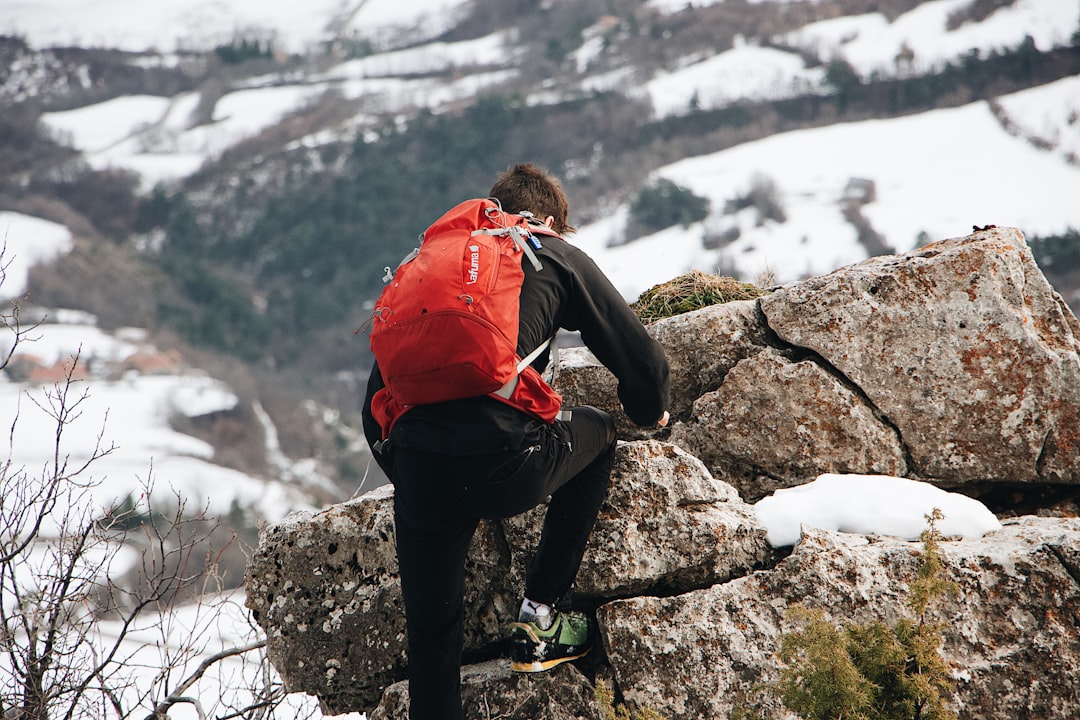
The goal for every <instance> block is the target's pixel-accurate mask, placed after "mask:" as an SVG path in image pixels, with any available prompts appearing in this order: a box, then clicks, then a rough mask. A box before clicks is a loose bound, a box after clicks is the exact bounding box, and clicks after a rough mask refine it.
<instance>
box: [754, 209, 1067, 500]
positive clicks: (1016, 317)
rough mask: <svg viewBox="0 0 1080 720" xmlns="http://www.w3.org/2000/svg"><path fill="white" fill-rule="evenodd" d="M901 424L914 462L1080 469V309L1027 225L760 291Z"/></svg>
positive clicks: (933, 469)
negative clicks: (1028, 239) (1047, 268)
mask: <svg viewBox="0 0 1080 720" xmlns="http://www.w3.org/2000/svg"><path fill="white" fill-rule="evenodd" d="M760 302H761V308H762V311H763V312H764V313H765V315H766V317H767V318H768V323H769V326H770V327H771V328H772V329H773V330H774V331H775V332H776V334H777V335H778V336H779V337H780V338H782V339H783V340H784V341H785V342H787V343H790V344H792V345H795V346H798V347H800V348H808V349H810V350H812V351H813V352H815V353H817V354H818V355H819V356H820V357H821V358H823V359H824V360H825V361H827V363H828V364H829V366H831V367H832V368H835V370H836V371H837V372H838V373H840V374H841V375H842V376H843V377H844V378H845V379H846V380H848V381H850V382H851V383H852V384H853V385H854V386H855V387H858V388H859V390H860V391H861V392H862V393H864V394H865V395H866V397H867V398H868V400H869V401H870V402H871V403H872V404H873V406H874V407H875V408H877V409H878V410H879V411H880V412H881V413H882V414H883V415H884V416H885V417H887V418H888V419H889V421H890V423H891V424H892V425H893V426H895V427H896V428H897V430H898V431H899V433H900V437H901V440H902V442H903V444H904V445H905V447H906V448H907V449H908V451H909V453H910V458H911V467H910V468H909V470H910V472H911V473H913V474H914V475H917V476H921V477H926V478H939V479H942V480H945V481H948V482H950V483H953V484H959V483H965V482H975V481H979V482H983V481H988V480H997V481H1008V482H1035V481H1040V480H1041V481H1048V482H1059V483H1080V357H1078V352H1080V342H1078V339H1077V338H1078V337H1080V333H1078V331H1077V327H1078V325H1077V322H1076V318H1075V317H1073V315H1072V313H1071V312H1070V311H1069V309H1068V307H1067V306H1066V305H1065V304H1064V302H1063V301H1062V300H1061V298H1060V296H1058V295H1057V293H1055V292H1054V291H1053V289H1052V288H1051V287H1050V285H1049V283H1047V281H1046V278H1045V277H1043V275H1042V273H1041V272H1040V271H1039V269H1038V267H1037V266H1036V265H1035V261H1034V259H1033V258H1032V256H1031V251H1030V250H1029V249H1028V247H1027V244H1026V243H1025V242H1024V238H1023V235H1021V234H1020V232H1019V231H1017V230H1013V229H1006V228H994V229H991V230H987V231H984V232H979V233H976V234H974V235H970V236H968V237H964V238H956V239H952V240H944V241H941V242H937V243H933V244H931V245H928V246H926V247H924V248H922V249H920V250H918V251H915V252H911V253H907V254H905V255H896V256H887V257H876V258H872V259H870V260H867V261H865V262H862V263H859V264H857V265H852V266H850V267H845V268H841V269H840V270H837V271H835V272H832V273H829V274H828V275H823V276H821V277H817V278H811V279H809V280H807V281H805V282H802V283H797V284H794V285H790V286H788V287H786V288H783V289H781V290H779V291H777V292H775V293H773V294H772V295H770V296H767V297H764V298H762V299H761V301H760Z"/></svg>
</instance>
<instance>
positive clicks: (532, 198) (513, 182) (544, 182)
mask: <svg viewBox="0 0 1080 720" xmlns="http://www.w3.org/2000/svg"><path fill="white" fill-rule="evenodd" d="M488 196H489V197H492V198H495V199H496V200H498V201H499V204H500V205H502V209H503V210H505V211H506V212H509V213H520V212H522V211H523V210H527V211H529V212H531V213H532V214H533V215H534V216H535V217H536V219H537V220H539V221H541V222H543V221H544V220H545V218H547V217H548V216H551V217H553V218H555V222H554V223H552V226H551V227H552V229H553V230H554V231H555V232H557V233H559V234H560V235H564V234H566V233H572V232H574V231H575V230H576V229H577V228H575V227H574V226H572V225H571V224H570V222H569V215H570V204H569V203H568V202H567V200H566V193H564V192H563V189H562V184H561V183H559V179H558V178H556V177H555V176H554V175H552V174H551V173H549V172H548V171H547V170H544V169H543V168H540V167H537V166H535V165H533V164H531V163H520V164H518V165H512V166H511V167H509V168H507V169H506V172H502V173H499V177H498V179H497V180H495V184H494V185H492V186H491V191H490V192H489V193H488Z"/></svg>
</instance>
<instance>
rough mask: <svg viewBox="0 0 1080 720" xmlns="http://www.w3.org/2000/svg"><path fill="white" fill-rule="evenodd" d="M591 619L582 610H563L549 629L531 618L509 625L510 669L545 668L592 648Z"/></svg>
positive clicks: (575, 656) (580, 654)
mask: <svg viewBox="0 0 1080 720" xmlns="http://www.w3.org/2000/svg"><path fill="white" fill-rule="evenodd" d="M590 635H591V633H590V632H589V619H588V618H587V617H586V616H585V614H584V613H580V612H560V613H556V615H555V622H553V623H552V624H551V627H550V628H548V629H547V630H541V629H540V626H538V625H537V624H536V623H532V622H516V623H511V625H510V669H512V670H514V671H515V672H544V671H545V670H550V669H551V668H553V667H555V666H556V665H558V664H560V663H564V662H566V661H568V660H576V659H578V658H579V657H584V656H585V655H588V653H589V651H590V650H592V638H591V637H590Z"/></svg>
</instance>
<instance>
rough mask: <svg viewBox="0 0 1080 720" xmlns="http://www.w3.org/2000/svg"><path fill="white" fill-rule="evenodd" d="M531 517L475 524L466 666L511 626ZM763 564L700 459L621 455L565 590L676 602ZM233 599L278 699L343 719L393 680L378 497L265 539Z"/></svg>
mask: <svg viewBox="0 0 1080 720" xmlns="http://www.w3.org/2000/svg"><path fill="white" fill-rule="evenodd" d="M543 512H544V507H543V506H541V507H538V508H536V509H535V510H533V511H531V512H529V513H525V514H524V515H520V516H518V517H515V518H511V519H509V520H506V521H504V522H498V523H481V526H480V528H479V530H478V531H477V534H476V536H475V537H474V538H473V543H472V545H471V546H470V550H469V556H468V563H467V578H466V587H467V593H466V599H465V600H466V607H467V608H468V610H467V612H466V628H465V632H466V651H467V654H470V655H471V656H482V655H484V654H491V653H492V652H496V651H497V646H498V645H499V644H500V643H501V642H502V641H503V640H504V639H505V633H506V630H507V626H508V624H509V623H510V622H512V621H513V620H515V619H516V613H517V609H518V606H519V605H520V603H521V592H522V588H523V586H524V573H525V567H526V565H527V563H528V561H529V559H530V558H531V557H532V553H533V549H534V548H535V546H536V542H537V540H538V539H539V534H540V527H541V523H542V520H543ZM772 553H773V551H772V549H771V548H770V547H769V545H768V543H767V542H766V540H765V529H764V528H763V527H762V526H761V525H760V524H758V522H757V520H756V518H755V516H754V513H753V509H752V508H751V507H750V506H748V505H747V504H745V503H744V502H743V501H742V500H741V499H740V498H739V496H738V493H736V492H735V490H734V489H733V488H731V487H728V486H726V485H723V484H722V483H719V482H717V481H715V480H714V479H713V478H712V476H711V475H710V474H709V471H708V470H707V469H706V468H705V466H704V464H703V463H702V462H701V461H700V460H697V459H696V458H694V457H693V456H691V455H689V454H687V453H686V452H685V451H683V450H680V449H679V448H676V447H674V446H672V445H667V444H664V443H660V442H656V441H635V442H630V443H621V444H620V445H619V447H618V448H617V450H616V456H615V462H614V466H613V470H612V487H611V490H610V492H609V496H608V498H607V500H605V502H604V505H603V506H602V507H601V510H600V517H599V518H598V520H597V523H596V526H595V528H594V529H593V532H592V536H591V539H590V543H589V547H588V549H587V551H586V554H585V558H584V559H583V561H582V568H581V571H580V572H579V573H578V580H577V588H578V591H579V593H580V594H581V595H582V596H585V597H588V598H590V602H591V604H597V603H600V602H604V601H607V600H611V599H613V598H619V597H628V596H632V595H635V594H638V593H657V592H682V591H686V590H690V589H693V588H700V587H709V586H711V585H713V584H716V583H719V582H725V581H727V580H729V579H731V578H732V577H737V576H739V575H744V574H746V573H747V572H750V571H751V570H752V569H754V568H755V567H760V566H762V565H765V564H768V563H769V562H770V561H771V559H772ZM247 590H248V599H247V604H248V607H249V608H250V609H251V610H252V611H253V613H254V615H255V619H256V620H257V622H258V623H259V624H260V625H261V626H262V627H263V628H264V630H265V631H266V633H267V638H268V654H269V656H270V659H271V661H272V662H273V663H274V666H275V667H276V668H277V670H278V672H279V673H280V674H281V676H282V678H283V680H284V681H285V684H286V687H288V688H289V690H290V691H303V692H307V693H310V694H313V695H317V696H318V697H319V699H320V701H321V702H322V704H323V706H324V708H326V709H327V710H329V711H332V712H345V711H348V710H360V709H364V708H367V707H370V706H371V705H373V704H374V702H375V701H376V700H377V699H378V697H379V694H380V693H381V691H382V689H383V688H384V687H386V686H387V685H389V684H391V683H393V682H394V681H396V680H398V679H400V678H401V677H403V675H404V673H405V667H406V665H407V656H406V643H405V618H404V614H403V611H402V601H401V585H400V582H399V580H398V577H397V557H396V552H395V547H394V531H393V491H392V488H391V487H389V486H386V487H383V488H379V489H378V490H375V491H374V492H372V493H369V494H367V495H365V496H363V497H361V498H359V499H356V500H352V501H349V502H346V503H341V504H338V505H334V506H332V507H329V508H327V509H326V510H323V511H322V512H319V513H306V512H305V513H293V514H291V515H289V516H288V517H287V518H286V519H285V520H283V521H282V522H281V523H279V524H277V525H274V526H271V527H269V528H267V529H266V530H265V531H264V532H263V534H262V537H261V539H260V542H259V547H258V549H257V551H256V552H255V554H254V556H253V557H252V559H251V562H250V563H249V566H248V572H247Z"/></svg>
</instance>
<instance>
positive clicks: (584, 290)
mask: <svg viewBox="0 0 1080 720" xmlns="http://www.w3.org/2000/svg"><path fill="white" fill-rule="evenodd" d="M489 196H490V198H491V199H492V200H493V201H495V203H497V207H499V208H501V211H502V212H503V213H507V214H511V215H525V216H526V218H530V219H532V221H533V223H534V225H533V227H534V228H535V230H536V232H535V233H534V235H535V236H533V235H529V236H528V237H529V243H528V245H529V246H530V247H529V248H525V247H524V243H523V244H522V249H523V250H525V252H523V253H521V256H522V259H521V266H522V269H523V270H524V278H523V280H522V281H521V286H520V305H519V309H518V328H517V340H516V352H517V356H518V357H519V358H526V359H527V357H528V356H529V354H530V352H532V351H534V350H536V349H537V348H541V351H540V352H539V354H538V355H537V356H536V357H535V359H534V360H532V361H531V364H532V369H528V368H526V372H525V373H523V374H522V375H521V376H520V377H521V379H522V380H523V381H524V382H523V383H522V388H523V389H519V390H516V391H514V392H513V394H512V395H511V394H510V391H507V393H506V394H505V395H504V396H501V397H496V396H495V395H496V394H497V393H489V394H482V395H479V396H475V397H465V398H460V399H452V400H446V401H441V402H435V403H431V404H420V403H414V404H409V405H404V404H402V403H401V402H397V403H395V402H394V401H393V400H388V399H387V392H388V389H385V385H386V384H389V385H393V382H392V381H389V382H387V383H385V384H384V377H383V373H382V372H381V371H380V368H379V366H378V364H376V366H375V367H374V368H373V369H372V371H371V376H370V378H369V380H368V387H367V396H366V398H365V401H364V430H365V434H366V436H367V438H368V442H369V443H370V444H371V445H372V447H373V450H374V455H375V457H376V459H377V461H378V462H379V464H380V466H381V467H382V468H383V470H384V472H386V474H387V477H389V478H390V480H391V482H392V483H393V485H394V520H395V528H396V539H397V552H398V563H399V568H400V577H401V587H402V595H403V598H404V602H405V617H406V623H407V627H408V651H409V696H410V718H412V720H430V719H437V720H454V719H460V718H463V713H462V707H461V688H460V675H459V673H460V667H461V655H462V647H463V643H464V640H463V626H464V621H463V618H464V591H465V557H466V552H467V550H468V547H469V543H470V540H471V538H472V535H473V532H474V531H475V529H476V527H477V525H478V523H479V521H480V520H481V519H487V520H498V519H502V518H507V517H511V516H513V515H517V514H520V513H522V512H525V511H527V510H529V509H531V508H533V507H535V506H537V505H539V504H541V503H544V502H545V501H547V503H548V507H547V512H546V515H545V518H544V524H543V530H542V533H541V538H540V542H539V545H538V546H537V549H536V554H535V556H534V558H533V559H532V561H531V563H530V564H529V567H528V570H527V574H526V578H525V588H524V600H523V602H522V605H521V610H520V614H519V617H518V622H515V623H513V625H512V626H511V638H510V639H511V665H512V667H513V669H514V670H517V671H521V672H536V671H543V670H547V669H550V668H552V667H554V666H555V665H558V664H559V663H562V662H566V661H568V660H572V659H575V658H578V657H581V656H583V655H584V654H586V653H587V652H588V651H589V649H590V648H591V646H592V642H593V639H594V638H592V637H591V636H590V631H589V623H588V621H587V618H586V617H585V615H584V614H583V613H580V612H575V611H571V610H569V608H568V607H567V606H568V602H569V601H568V598H569V593H570V590H571V587H572V585H573V582H574V578H575V576H576V575H577V571H578V567H579V565H580V564H581V559H582V556H583V554H584V552H585V547H586V544H587V542H588V538H589V533H590V532H591V530H592V527H593V524H594V522H595V520H596V517H597V514H598V512H599V510H600V505H601V503H602V502H603V500H604V497H605V496H606V493H607V488H608V484H609V482H610V475H611V465H612V459H613V455H614V449H615V440H616V438H615V425H614V422H613V421H612V419H611V417H610V416H609V415H608V414H607V413H605V412H603V411H601V410H598V409H596V408H593V407H588V406H582V407H574V408H563V409H562V411H561V412H560V413H559V415H558V417H557V418H555V419H552V417H551V416H550V415H553V414H554V412H552V413H551V414H550V415H549V414H548V413H547V412H546V411H544V410H543V407H546V405H545V403H547V404H548V405H550V402H549V396H550V397H554V398H555V403H556V406H555V409H556V410H557V409H558V408H557V402H558V396H557V394H555V393H554V392H553V391H550V388H546V386H544V388H545V389H546V390H547V393H548V395H545V396H543V397H539V398H532V399H530V398H528V397H525V398H524V400H522V399H521V398H519V397H518V396H519V395H522V394H527V393H529V392H534V393H539V394H540V395H543V390H541V389H535V390H530V388H535V387H537V385H536V383H533V382H532V381H526V380H527V378H526V374H528V375H529V376H530V377H531V376H532V375H533V372H534V370H542V369H543V368H544V367H545V366H546V365H547V363H548V355H549V353H548V351H547V348H546V346H544V343H545V342H546V341H548V340H549V339H550V338H552V337H553V336H554V334H555V332H556V331H557V330H558V329H559V328H563V329H566V330H570V331H578V332H580V335H581V339H582V341H583V342H584V343H585V345H586V346H587V347H588V348H589V349H590V350H591V351H592V352H593V354H594V355H595V356H596V357H597V359H599V360H600V362H602V363H603V364H604V365H605V366H606V367H607V368H608V369H609V370H611V372H612V374H614V376H615V377H616V378H617V379H618V396H619V400H620V402H621V403H622V406H623V409H624V410H625V412H626V414H627V416H628V417H629V418H630V420H631V421H633V422H634V423H635V424H637V425H639V426H651V425H657V424H660V425H665V424H666V423H667V421H668V413H667V411H666V408H667V405H668V395H669V387H668V364H667V359H666V357H665V355H664V351H663V349H662V348H661V346H660V345H659V344H658V343H657V342H656V341H655V340H653V339H652V338H651V337H650V336H649V335H648V334H647V333H646V331H645V329H644V327H643V326H642V324H641V322H640V321H639V320H638V318H637V316H636V315H634V313H633V312H632V311H631V310H630V308H629V307H628V306H627V304H626V302H625V301H624V300H623V298H622V297H621V296H620V295H619V293H618V292H617V291H616V290H615V288H614V287H613V286H612V284H611V282H610V281H609V280H608V279H607V277H605V276H604V274H603V273H602V272H601V271H600V270H599V268H597V266H596V265H595V264H594V263H593V261H592V260H591V259H590V258H589V257H588V256H587V255H585V254H584V253H583V252H582V251H581V250H580V249H578V248H575V247H574V246H573V245H570V244H569V243H567V242H566V241H565V240H563V239H562V237H560V236H561V235H563V234H566V233H572V232H573V231H574V228H573V227H572V226H571V225H570V224H569V222H568V217H569V207H568V203H567V200H566V196H565V194H564V192H563V190H562V187H561V185H560V184H559V182H558V180H557V179H556V178H555V177H554V176H552V175H551V174H549V173H548V172H546V171H545V170H543V169H541V168H538V167H536V166H533V165H529V164H521V165H515V166H513V167H511V168H509V169H508V170H507V171H506V172H504V173H501V174H500V175H499V177H498V179H497V180H496V182H495V184H494V186H493V187H492V188H491V191H490V193H489ZM495 203H492V204H493V205H494V204H495ZM489 212H490V210H489ZM518 220H520V218H518ZM522 222H524V221H522ZM552 231H554V233H558V235H555V234H551V233H552ZM515 237H517V238H518V239H519V240H520V236H515ZM526 255H528V256H529V257H528V259H526ZM465 269H466V271H467V273H468V272H471V271H472V268H470V267H468V262H466V268H465ZM515 292H516V290H515ZM469 300H470V301H471V298H469ZM377 312H378V310H377ZM424 312H426V310H425V311H424ZM372 344H373V347H375V338H374V332H373V341H372ZM437 351H438V348H436V347H431V348H430V352H432V353H436V352H437ZM378 356H379V353H378V352H376V357H378ZM384 357H385V356H384ZM390 378H391V376H390V375H389V374H388V375H387V379H388V380H389V379H390ZM516 380H517V379H516V378H515V379H514V382H511V383H508V386H511V387H513V386H515V385H516ZM540 383H542V381H540ZM389 389H391V390H392V388H389ZM380 391H382V392H381V393H380ZM508 398H509V399H508ZM373 406H374V407H373ZM537 408H540V409H537ZM406 410H407V411H406Z"/></svg>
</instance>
